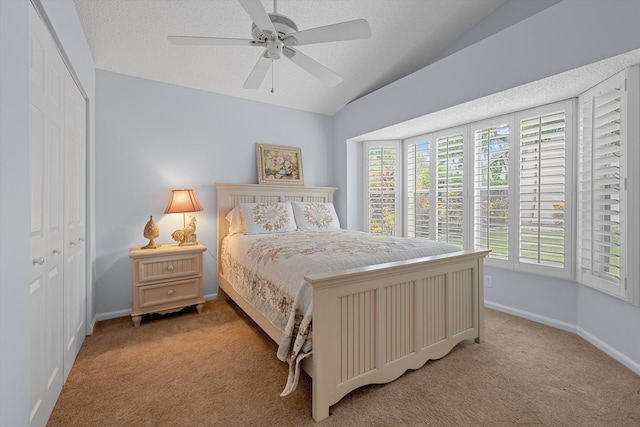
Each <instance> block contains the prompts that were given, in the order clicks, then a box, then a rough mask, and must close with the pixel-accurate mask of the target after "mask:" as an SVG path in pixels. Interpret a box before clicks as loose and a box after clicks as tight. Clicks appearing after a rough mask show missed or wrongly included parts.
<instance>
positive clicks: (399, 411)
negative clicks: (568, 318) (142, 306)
mask: <svg viewBox="0 0 640 427" xmlns="http://www.w3.org/2000/svg"><path fill="white" fill-rule="evenodd" d="M485 313H486V319H485V326H486V341H485V342H484V343H483V344H476V343H475V342H473V341H468V342H466V341H465V342H463V343H461V344H460V345H458V346H457V347H456V348H455V349H454V350H453V351H452V352H451V353H450V354H449V355H448V356H446V357H444V358H443V359H440V360H437V361H429V362H427V364H426V365H425V366H423V367H422V368H421V369H419V370H416V371H409V372H407V373H405V374H404V375H403V376H402V377H400V378H399V379H398V380H396V381H394V382H392V383H389V384H384V385H372V386H366V387H363V388H360V389H358V390H356V391H354V392H352V393H351V394H349V395H347V396H346V397H345V398H343V399H342V400H341V401H340V402H338V403H337V404H336V405H334V406H332V407H331V416H330V417H329V418H328V419H326V420H324V421H323V422H322V423H321V425H326V426H344V425H352V426H361V425H362V426H364V425H366V426H391V425H394V426H397V425H400V426H417V425H433V426H513V425H527V426H640V377H638V376H637V375H635V374H634V373H633V372H631V371H630V370H629V369H627V368H626V367H624V366H622V365H621V364H619V363H618V362H616V361H615V360H613V359H611V358H610V357H608V356H607V355H605V354H604V353H602V352H601V351H599V350H598V349H596V348H595V347H593V346H592V345H590V344H589V343H587V342H586V341H584V340H583V339H581V338H580V337H578V336H576V335H574V334H571V333H567V332H564V331H560V330H556V329H553V328H549V327H546V326H543V325H540V324H537V323H534V322H530V321H527V320H524V319H521V318H517V317H514V316H510V315H507V314H504V313H500V312H496V311H493V310H486V311H485ZM275 352H276V344H275V343H274V342H273V341H271V339H270V338H269V337H268V336H267V335H266V334H264V333H263V332H262V331H261V330H260V329H259V328H258V327H257V326H256V325H255V324H254V323H253V322H252V321H251V320H250V319H249V318H248V317H247V316H246V315H245V314H244V313H242V311H241V310H240V309H239V308H238V307H237V306H236V305H235V304H233V303H230V302H224V301H210V302H207V303H206V304H205V308H204V312H203V314H201V315H197V314H196V313H195V310H194V309H185V310H183V311H182V312H180V313H175V314H170V315H165V316H156V315H153V316H145V317H143V320H142V325H141V326H140V327H139V328H134V327H133V326H132V323H131V319H130V318H129V317H125V318H118V319H111V320H107V321H103V322H99V323H98V324H97V325H96V330H95V333H94V335H92V336H90V337H87V339H86V340H85V343H84V345H83V347H82V349H81V351H80V354H79V355H78V358H77V360H76V362H75V365H74V366H73V369H72V370H71V374H70V375H69V379H68V380H67V383H66V384H65V386H64V388H63V390H62V393H61V395H60V398H59V400H58V402H57V404H56V407H55V409H54V411H53V414H52V416H51V418H50V420H49V424H48V425H49V426H249V425H251V426H305V425H314V424H315V422H314V421H313V419H312V418H311V381H310V379H309V377H308V376H306V374H303V375H302V376H301V380H300V384H299V386H298V389H297V390H296V391H295V392H294V393H293V394H292V395H290V396H288V397H285V398H281V397H279V393H280V391H281V390H282V388H283V387H284V385H285V381H286V377H287V366H286V364H284V363H282V362H280V361H279V360H278V359H277V358H276V356H275Z"/></svg>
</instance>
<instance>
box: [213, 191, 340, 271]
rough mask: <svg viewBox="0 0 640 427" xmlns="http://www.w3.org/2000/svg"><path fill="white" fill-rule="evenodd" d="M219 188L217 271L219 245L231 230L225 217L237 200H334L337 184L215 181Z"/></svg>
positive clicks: (253, 201) (247, 201) (250, 201)
mask: <svg viewBox="0 0 640 427" xmlns="http://www.w3.org/2000/svg"><path fill="white" fill-rule="evenodd" d="M215 186H216V189H217V190H218V212H217V213H218V272H220V271H222V270H221V269H220V245H221V244H222V239H224V238H225V236H226V235H227V234H228V233H229V224H228V223H227V221H226V219H225V217H226V216H227V214H228V213H229V211H230V210H231V209H233V208H234V207H235V206H236V205H237V204H238V203H271V202H287V201H290V202H324V203H332V202H333V193H334V192H335V191H336V188H335V187H305V186H297V185H295V186H294V185H265V184H223V183H219V182H216V183H215Z"/></svg>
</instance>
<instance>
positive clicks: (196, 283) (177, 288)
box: [136, 277, 202, 311]
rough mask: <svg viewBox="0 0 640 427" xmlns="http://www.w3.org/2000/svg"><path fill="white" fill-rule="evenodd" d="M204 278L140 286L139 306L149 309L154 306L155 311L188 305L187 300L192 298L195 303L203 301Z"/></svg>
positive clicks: (138, 290)
mask: <svg viewBox="0 0 640 427" xmlns="http://www.w3.org/2000/svg"><path fill="white" fill-rule="evenodd" d="M201 281H202V278H201V277H195V278H193V279H185V280H177V281H173V282H171V283H163V284H158V285H148V286H139V287H138V288H137V289H136V291H137V293H138V307H139V308H140V309H141V310H143V311H147V310H148V309H149V308H151V307H153V309H154V311H161V310H163V309H168V308H172V307H174V306H176V303H179V304H177V305H188V304H187V303H186V302H187V301H189V300H192V301H193V303H194V304H195V303H199V302H202V295H201V289H202V284H201Z"/></svg>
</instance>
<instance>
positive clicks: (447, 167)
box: [436, 133, 464, 247]
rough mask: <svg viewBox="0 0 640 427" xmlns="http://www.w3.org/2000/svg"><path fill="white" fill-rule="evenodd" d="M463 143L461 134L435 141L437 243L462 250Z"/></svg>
mask: <svg viewBox="0 0 640 427" xmlns="http://www.w3.org/2000/svg"><path fill="white" fill-rule="evenodd" d="M463 143H464V137H463V135H462V134H461V133H456V134H453V135H446V136H441V137H439V138H437V139H436V156H437V157H436V158H437V169H436V194H437V198H436V203H437V205H436V206H437V212H438V214H437V215H438V216H437V234H436V238H437V240H441V241H444V242H449V243H452V244H454V245H458V246H460V247H462V243H463V241H462V240H463V239H462V236H463V224H462V216H463V215H462V213H463V206H464V203H463V202H464V200H463V172H464V161H463Z"/></svg>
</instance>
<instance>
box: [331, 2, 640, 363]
mask: <svg viewBox="0 0 640 427" xmlns="http://www.w3.org/2000/svg"><path fill="white" fill-rule="evenodd" d="M638 16H640V2H639V1H628V0H610V1H601V0H564V1H562V2H560V3H558V4H555V5H553V6H550V7H549V8H547V9H544V10H542V11H541V12H540V13H538V14H536V15H534V16H531V17H530V18H528V19H525V20H523V21H521V22H518V23H517V24H514V25H512V26H510V27H508V28H506V29H504V30H503V31H501V32H498V33H496V34H493V35H491V36H489V37H487V38H485V39H483V40H481V41H480V42H478V43H475V44H473V45H470V46H469V47H467V48H465V49H462V50H459V51H457V52H455V53H453V54H452V55H450V56H448V57H446V58H443V59H441V60H440V61H438V62H435V63H433V64H431V65H429V66H427V67H425V68H423V69H421V70H419V71H417V72H415V73H414V74H412V75H410V76H407V77H405V78H403V79H401V80H398V81H396V82H394V83H392V84H390V85H388V86H386V87H384V88H382V89H380V90H378V91H376V92H373V93H372V94H370V95H367V96H365V97H363V98H360V99H358V100H357V101H354V102H353V103H351V104H349V105H347V106H346V107H345V108H344V109H342V110H341V111H340V112H339V113H338V114H337V115H336V116H335V117H334V164H335V167H336V169H335V173H336V178H337V186H338V188H340V189H341V190H342V191H339V192H338V193H337V194H336V209H337V211H338V214H339V216H340V218H341V220H342V223H343V224H346V225H347V226H348V227H349V228H356V229H362V228H363V224H362V218H363V214H362V213H363V211H362V210H363V203H362V198H361V196H360V192H361V191H360V189H361V176H362V173H361V165H360V162H361V157H362V156H361V154H360V150H359V145H358V144H356V143H353V142H351V143H349V142H348V141H349V140H350V139H352V138H355V137H357V136H359V135H362V134H365V133H369V132H373V131H375V130H378V129H382V128H385V127H387V126H390V125H393V124H396V123H401V122H403V121H407V120H410V119H414V118H416V117H421V116H424V115H427V114H430V113H433V112H436V111H439V110H442V109H445V108H448V107H452V106H455V105H458V104H462V103H464V102H467V101H472V100H474V99H478V98H481V97H484V96H486V95H490V94H493V93H498V92H501V91H504V90H507V89H510V88H513V87H517V86H519V85H522V84H526V83H529V82H533V81H536V80H540V79H543V78H546V77H550V76H553V75H555V74H559V73H562V72H565V71H568V70H572V69H574V68H577V67H580V66H583V65H588V64H591V63H593V62H596V61H599V60H602V59H606V58H609V57H612V56H615V55H618V54H621V53H625V52H629V51H631V50H634V49H638V48H640V25H638ZM603 22H605V23H609V24H611V25H603V24H602V23H603ZM518 45H519V46H522V47H523V49H520V50H514V49H512V47H513V46H518ZM504 51H509V52H510V55H509V57H508V60H507V61H494V62H491V61H483V58H487V57H491V56H492V55H493V54H494V53H495V52H504ZM478 63H483V67H482V68H481V69H480V68H478V67H476V66H475V64H478ZM636 191H638V190H636ZM486 270H487V274H490V275H492V278H493V284H494V287H493V288H491V289H487V292H486V300H487V305H488V306H490V307H494V308H498V309H501V310H504V311H508V312H511V313H514V314H518V315H520V316H523V317H527V318H530V319H534V320H536V321H540V322H543V323H546V324H550V325H553V326H556V327H560V328H563V329H567V330H572V331H574V332H577V333H578V334H580V335H581V336H583V337H585V338H587V339H588V340H589V341H590V342H592V343H593V344H594V345H597V346H598V347H600V348H601V349H603V350H604V351H606V352H607V353H608V354H610V355H612V356H613V357H615V358H616V359H617V360H619V361H621V362H622V363H624V364H625V365H626V366H628V367H630V368H631V369H633V370H634V371H635V372H637V373H639V374H640V334H638V332H637V325H638V324H640V308H638V307H634V306H632V305H630V304H627V303H625V302H622V301H620V300H618V299H616V298H613V297H610V296H608V295H606V294H604V293H601V292H596V291H593V290H592V289H590V288H587V287H585V286H581V285H578V284H577V283H575V282H573V281H567V280H560V279H551V278H546V277H542V276H536V275H531V274H524V273H517V272H514V271H509V270H502V269H497V268H487V269H486Z"/></svg>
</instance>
